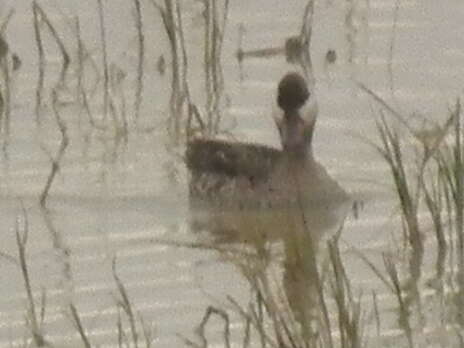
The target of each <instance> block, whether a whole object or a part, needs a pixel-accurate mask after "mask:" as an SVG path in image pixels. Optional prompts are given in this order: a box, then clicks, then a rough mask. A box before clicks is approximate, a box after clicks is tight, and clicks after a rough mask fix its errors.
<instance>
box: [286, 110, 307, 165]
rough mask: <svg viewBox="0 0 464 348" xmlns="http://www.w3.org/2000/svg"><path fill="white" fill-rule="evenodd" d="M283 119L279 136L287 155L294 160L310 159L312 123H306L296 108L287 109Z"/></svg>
mask: <svg viewBox="0 0 464 348" xmlns="http://www.w3.org/2000/svg"><path fill="white" fill-rule="evenodd" d="M284 119H285V126H284V127H283V129H282V130H281V137H282V146H283V150H284V152H285V153H286V155H287V157H289V158H290V159H294V160H309V159H312V157H313V152H312V145H311V143H312V138H313V130H314V123H313V124H307V123H306V122H305V121H304V120H303V119H302V118H301V117H300V115H299V112H298V110H287V111H286V112H285V114H284Z"/></svg>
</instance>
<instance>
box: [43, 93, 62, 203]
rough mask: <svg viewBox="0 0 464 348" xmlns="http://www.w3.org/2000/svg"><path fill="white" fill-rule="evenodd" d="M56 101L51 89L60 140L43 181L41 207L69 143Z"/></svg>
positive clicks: (56, 98) (45, 200) (55, 95)
mask: <svg viewBox="0 0 464 348" xmlns="http://www.w3.org/2000/svg"><path fill="white" fill-rule="evenodd" d="M57 102H58V97H57V92H56V90H53V91H52V108H53V113H54V116H55V120H56V123H57V125H58V128H59V131H60V133H61V142H60V146H59V148H58V152H57V154H56V156H55V157H54V158H52V168H51V171H50V174H49V175H48V178H47V182H46V183H45V186H44V188H43V190H42V193H41V194H40V200H39V201H40V205H41V206H42V207H45V206H46V203H47V198H48V193H49V191H50V188H51V186H52V184H53V181H54V179H55V176H56V174H57V173H58V172H59V170H60V168H61V161H62V159H63V157H64V155H65V152H66V149H67V147H68V145H69V136H68V132H67V127H66V125H65V123H64V121H63V120H62V119H61V116H60V113H59V111H58V108H57Z"/></svg>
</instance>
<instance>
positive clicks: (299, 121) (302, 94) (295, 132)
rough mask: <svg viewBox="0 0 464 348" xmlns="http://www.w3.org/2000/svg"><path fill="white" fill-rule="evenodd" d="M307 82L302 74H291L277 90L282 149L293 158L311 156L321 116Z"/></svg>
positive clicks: (277, 119)
mask: <svg viewBox="0 0 464 348" xmlns="http://www.w3.org/2000/svg"><path fill="white" fill-rule="evenodd" d="M311 99H313V98H311V95H310V92H309V89H308V85H307V83H306V80H305V79H304V78H303V77H302V76H301V75H300V74H298V73H294V72H292V73H288V74H286V75H285V76H284V77H283V78H282V79H281V80H280V82H279V86H278V89H277V106H278V112H277V113H276V114H275V117H274V118H275V121H276V124H277V127H278V128H279V133H280V140H281V143H282V148H283V150H284V151H285V152H287V153H289V154H292V155H307V154H308V153H310V151H311V140H312V135H313V131H314V125H315V123H316V117H317V105H316V103H315V101H314V100H311Z"/></svg>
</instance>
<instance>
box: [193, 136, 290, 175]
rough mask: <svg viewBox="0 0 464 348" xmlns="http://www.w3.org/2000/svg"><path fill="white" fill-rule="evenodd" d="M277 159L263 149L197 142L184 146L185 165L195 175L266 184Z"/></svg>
mask: <svg viewBox="0 0 464 348" xmlns="http://www.w3.org/2000/svg"><path fill="white" fill-rule="evenodd" d="M281 156H282V151H281V150H278V149H275V148H271V147H268V146H264V145H258V144H248V143H238V142H228V141H224V140H217V139H204V138H198V139H194V140H192V141H190V142H188V144H187V151H186V164H187V167H188V168H189V170H190V171H191V172H195V173H211V174H216V175H220V176H224V177H230V178H236V177H247V178H249V179H250V180H257V181H266V180H267V179H268V178H269V175H270V174H271V173H272V169H273V168H274V167H275V165H276V164H277V162H278V161H279V158H281Z"/></svg>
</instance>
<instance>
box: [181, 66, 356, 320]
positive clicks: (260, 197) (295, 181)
mask: <svg viewBox="0 0 464 348" xmlns="http://www.w3.org/2000/svg"><path fill="white" fill-rule="evenodd" d="M275 109H276V110H275V112H274V115H273V116H274V120H275V123H276V125H277V128H278V131H279V135H280V141H281V149H277V148H271V147H267V146H263V145H257V144H248V143H240V142H228V141H222V140H215V139H204V138H197V139H194V140H192V141H190V142H189V143H188V147H187V153H186V160H187V167H188V168H189V171H190V175H191V179H190V186H189V189H190V205H191V211H192V226H193V229H197V230H207V231H209V232H211V233H212V235H214V236H215V240H216V242H217V243H219V242H220V243H247V245H252V246H254V247H256V248H257V251H259V249H261V248H263V246H264V245H266V243H268V242H269V241H278V240H280V241H283V245H284V252H285V255H284V259H285V260H284V262H283V265H284V279H283V283H284V284H283V287H284V289H285V292H286V294H287V297H288V300H289V304H290V307H291V308H292V310H293V311H294V312H295V313H294V314H295V317H297V318H299V319H300V320H301V321H306V322H309V321H307V319H308V318H307V315H308V313H309V312H310V311H309V310H302V308H310V307H311V306H312V305H311V303H310V298H313V299H314V296H310V295H309V293H308V291H310V289H309V288H310V284H311V279H314V277H318V275H317V264H316V256H315V255H316V253H317V245H318V241H319V240H320V238H321V236H322V235H323V232H325V231H329V230H337V229H338V227H339V226H340V224H341V222H342V220H343V219H344V217H345V216H346V214H347V212H348V211H349V208H350V198H349V196H348V195H347V194H346V192H345V191H344V190H343V189H342V188H341V187H340V186H339V185H338V184H337V183H336V182H335V181H334V180H333V179H332V178H331V177H330V176H329V175H328V173H327V172H326V170H325V169H324V168H323V167H322V166H321V165H320V164H319V163H317V161H315V159H314V155H313V149H312V139H313V133H314V128H315V125H316V119H317V112H318V110H317V104H316V101H315V98H314V95H313V93H311V91H310V90H309V88H308V84H307V82H306V80H305V79H304V78H303V77H302V76H301V75H300V74H298V73H295V72H290V73H288V74H286V75H285V76H284V77H283V78H282V79H281V80H280V82H279V84H278V88H277V98H276V108H275ZM313 290H314V289H313ZM308 301H309V302H308Z"/></svg>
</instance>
